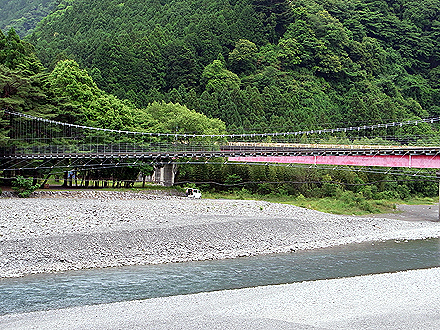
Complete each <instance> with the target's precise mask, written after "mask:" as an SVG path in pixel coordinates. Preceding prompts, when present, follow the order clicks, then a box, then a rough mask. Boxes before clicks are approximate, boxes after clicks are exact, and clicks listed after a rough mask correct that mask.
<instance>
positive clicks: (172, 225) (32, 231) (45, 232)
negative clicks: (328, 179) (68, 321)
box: [0, 191, 440, 277]
mask: <svg viewBox="0 0 440 330" xmlns="http://www.w3.org/2000/svg"><path fill="white" fill-rule="evenodd" d="M432 237H440V223H438V222H432V221H399V220H392V219H381V218H365V217H352V216H338V215H331V214H326V213H322V212H317V211H312V210H308V209H304V208H300V207H296V206H292V205H285V204H275V203H269V202H264V201H237V200H208V199H202V200H193V199H188V198H185V197H178V196H167V195H164V194H163V193H159V192H158V193H157V194H151V193H150V194H144V193H135V192H126V193H124V192H105V191H73V192H66V191H55V192H41V193H38V194H35V195H34V197H33V198H28V199H19V198H14V197H7V196H6V197H3V198H0V277H17V276H23V275H26V274H32V273H43V272H57V271H65V270H75V269H87V268H103V267H118V266H127V265H144V264H158V263H167V262H185V261H194V260H209V259H226V258H235V257H240V256H253V255H258V254H267V253H279V252H294V251H298V250H304V249H315V248H322V247H330V246H336V245H342V244H349V243H357V242H359V243H360V242H365V241H379V240H387V239H420V238H432Z"/></svg>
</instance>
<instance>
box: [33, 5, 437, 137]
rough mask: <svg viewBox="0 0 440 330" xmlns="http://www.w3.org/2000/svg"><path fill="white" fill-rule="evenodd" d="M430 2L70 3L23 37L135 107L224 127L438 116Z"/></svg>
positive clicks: (46, 58)
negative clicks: (160, 104) (169, 109)
mask: <svg viewBox="0 0 440 330" xmlns="http://www.w3.org/2000/svg"><path fill="white" fill-rule="evenodd" d="M439 13H440V3H439V2H438V1H423V2H422V1H416V0H392V1H391V0H304V1H303V0H291V1H287V0H285V1H284V0H212V1H204V0H136V1H134V0H132V1H120V0H100V1H90V0H70V1H62V3H61V5H59V6H58V10H57V11H55V12H54V13H53V14H51V15H49V16H48V17H47V18H45V19H44V20H43V21H42V23H41V24H40V25H39V26H38V28H37V29H36V31H35V32H34V33H33V34H32V35H31V36H30V37H29V39H28V40H29V41H30V42H31V43H32V44H34V45H35V47H36V50H37V54H38V56H39V58H40V59H41V61H42V62H43V64H44V65H45V66H47V67H50V68H53V67H54V65H55V63H56V62H57V61H58V60H59V59H66V58H71V59H74V60H76V61H77V62H78V63H79V65H80V67H82V68H86V69H87V71H88V72H89V74H90V76H91V77H92V78H93V80H94V81H95V82H96V84H97V85H98V86H99V88H101V89H103V90H105V91H107V92H108V93H112V94H114V95H116V96H118V97H119V98H121V99H129V100H130V101H132V102H134V103H135V104H136V105H137V106H138V107H145V106H147V105H148V104H149V103H151V102H153V101H160V100H165V101H166V102H169V101H172V102H179V103H181V104H185V105H186V106H187V107H188V108H190V109H195V110H197V111H199V112H202V113H204V114H206V115H207V116H209V117H212V118H220V119H222V120H223V121H224V122H225V123H226V124H227V127H228V128H229V130H231V131H232V130H239V131H241V130H252V131H261V130H264V131H267V130H271V131H283V130H292V129H303V128H308V129H312V128H318V127H327V126H344V125H347V124H348V123H350V124H361V123H372V122H383V121H393V120H399V119H403V118H413V117H426V116H430V115H439V114H440V108H439V106H438V104H439V98H440V96H439V85H438V83H439V79H440V78H439V77H440V76H439V72H440V69H438V62H439V58H438V57H439V56H440V55H439V54H440V52H439V49H438V45H439V37H440V35H439V32H440V31H439V28H440V25H439V22H440V21H439V20H438V19H439Z"/></svg>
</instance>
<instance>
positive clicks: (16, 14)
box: [0, 0, 59, 37]
mask: <svg viewBox="0 0 440 330" xmlns="http://www.w3.org/2000/svg"><path fill="white" fill-rule="evenodd" d="M58 2H59V0H0V30H3V31H4V32H5V33H6V32H7V31H8V30H9V29H10V28H11V27H13V28H14V29H15V31H16V32H17V33H18V34H19V35H20V36H22V37H23V36H25V35H26V34H28V32H29V31H30V30H32V29H33V28H34V27H35V26H36V25H37V23H38V22H39V21H41V19H43V18H44V17H46V16H47V15H48V14H49V13H50V12H51V11H52V10H53V9H54V8H55V6H56V4H57V3H58Z"/></svg>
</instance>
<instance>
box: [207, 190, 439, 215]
mask: <svg viewBox="0 0 440 330" xmlns="http://www.w3.org/2000/svg"><path fill="white" fill-rule="evenodd" d="M203 198H211V199H242V200H262V201H268V202H273V203H282V204H290V205H295V206H300V207H304V208H308V209H312V210H316V211H321V212H326V213H333V214H346V215H368V214H381V213H394V212H397V204H409V205H421V204H424V205H431V204H435V203H437V202H438V199H437V198H430V197H424V198H421V197H414V198H409V199H405V200H399V199H393V200H386V199H380V200H375V199H366V198H365V197H363V196H362V195H356V194H346V195H342V196H340V197H338V198H336V197H324V198H306V197H304V196H302V195H300V196H299V197H292V196H274V195H264V196H262V195H256V194H250V193H247V192H241V191H234V192H225V193H209V192H204V193H203Z"/></svg>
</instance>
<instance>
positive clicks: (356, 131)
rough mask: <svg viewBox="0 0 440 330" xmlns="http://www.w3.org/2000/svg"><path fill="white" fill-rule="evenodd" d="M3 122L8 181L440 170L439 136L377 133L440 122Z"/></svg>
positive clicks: (0, 160) (11, 118)
mask: <svg viewBox="0 0 440 330" xmlns="http://www.w3.org/2000/svg"><path fill="white" fill-rule="evenodd" d="M3 116H4V117H3V118H4V121H5V122H7V125H6V126H7V127H6V129H7V136H6V137H5V138H4V139H3V140H4V141H3V143H2V147H1V148H0V171H1V172H2V173H3V176H4V177H13V176H15V175H19V174H20V173H22V172H23V171H31V172H32V171H33V172H32V173H37V172H41V173H43V172H44V173H51V171H53V170H54V169H58V170H59V171H62V172H64V173H67V172H68V171H73V170H79V169H104V168H114V167H125V166H132V165H139V164H151V165H154V166H156V167H157V168H162V174H161V175H162V176H163V177H164V178H165V179H163V180H164V181H165V182H166V184H170V185H171V184H173V182H174V170H175V165H176V164H181V163H185V164H188V163H194V164H196V163H203V162H205V163H206V162H210V161H214V160H218V159H222V161H223V162H224V163H236V164H237V163H238V164H286V165H293V164H303V165H310V166H357V167H384V168H412V169H416V170H417V169H419V170H418V171H420V170H421V169H437V168H440V141H438V140H437V138H436V137H432V136H430V137H426V136H423V137H421V136H412V135H406V136H402V137H398V136H395V135H392V136H391V135H390V136H383V137H382V138H381V139H379V140H380V142H381V143H384V144H380V143H379V142H378V138H377V137H376V136H374V135H373V134H371V132H372V131H375V130H382V131H386V130H388V129H395V128H399V127H403V126H417V125H420V124H422V123H427V124H433V123H436V122H438V121H440V118H426V119H418V120H412V121H404V122H389V123H380V124H372V125H362V126H351V127H343V128H326V129H318V130H308V131H294V132H282V133H248V134H223V135H206V134H198V133H197V132H193V133H178V132H176V133H151V132H132V131H124V130H114V129H105V128H97V127H88V126H81V125H74V124H68V123H64V122H59V121H54V120H50V119H45V118H39V117H34V116H30V115H28V114H24V113H18V112H13V111H9V110H4V115H3ZM362 133H363V134H362ZM347 136H348V137H347ZM368 137H370V138H368ZM349 142H351V143H349ZM388 171H389V170H388ZM416 173H419V172H416Z"/></svg>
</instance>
